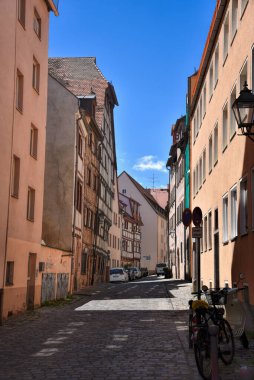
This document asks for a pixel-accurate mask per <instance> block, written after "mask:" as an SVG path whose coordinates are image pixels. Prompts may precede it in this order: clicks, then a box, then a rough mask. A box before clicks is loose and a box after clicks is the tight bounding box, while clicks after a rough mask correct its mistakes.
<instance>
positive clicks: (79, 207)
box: [76, 178, 82, 213]
mask: <svg viewBox="0 0 254 380" xmlns="http://www.w3.org/2000/svg"><path fill="white" fill-rule="evenodd" d="M76 209H77V210H78V211H79V212H80V213H81V210H82V182H81V181H80V179H79V178H78V179H77V189H76Z"/></svg>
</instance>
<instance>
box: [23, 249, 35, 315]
mask: <svg viewBox="0 0 254 380" xmlns="http://www.w3.org/2000/svg"><path fill="white" fill-rule="evenodd" d="M36 256H37V254H36V253H29V256H28V273H27V295H26V305H27V309H28V310H29V309H33V308H34V294H35V271H36Z"/></svg>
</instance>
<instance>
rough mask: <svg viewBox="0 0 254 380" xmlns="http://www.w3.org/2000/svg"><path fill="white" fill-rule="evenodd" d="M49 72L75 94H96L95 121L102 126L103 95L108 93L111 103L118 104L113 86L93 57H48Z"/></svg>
mask: <svg viewBox="0 0 254 380" xmlns="http://www.w3.org/2000/svg"><path fill="white" fill-rule="evenodd" d="M48 67H49V73H50V75H52V76H53V77H55V78H57V79H58V80H59V81H60V82H61V83H63V85H64V86H65V87H67V88H68V89H69V90H70V91H71V92H72V93H73V94H74V95H76V96H86V95H89V94H91V91H93V92H94V93H95V94H96V99H97V110H96V115H97V117H96V121H97V123H98V125H99V126H100V127H101V126H102V121H103V108H104V104H105V95H106V93H108V95H109V97H110V99H111V101H112V103H113V105H118V101H117V98H116V94H115V90H114V86H113V85H112V84H111V83H109V82H108V81H107V79H106V78H105V77H104V75H103V74H102V72H101V71H100V70H99V68H98V66H97V65H96V58H95V57H63V58H60V57H58V58H49V62H48Z"/></svg>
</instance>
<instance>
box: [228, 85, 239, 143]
mask: <svg viewBox="0 0 254 380" xmlns="http://www.w3.org/2000/svg"><path fill="white" fill-rule="evenodd" d="M235 100H236V86H234V88H233V90H232V92H231V95H230V132H229V133H230V135H229V137H230V139H232V137H233V136H234V135H235V133H236V129H237V123H236V119H235V116H234V112H233V109H232V104H233V103H234V101H235Z"/></svg>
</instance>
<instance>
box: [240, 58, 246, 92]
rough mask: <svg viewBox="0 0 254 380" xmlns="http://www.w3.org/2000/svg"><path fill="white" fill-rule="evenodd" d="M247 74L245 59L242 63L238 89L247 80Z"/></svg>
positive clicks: (241, 87)
mask: <svg viewBox="0 0 254 380" xmlns="http://www.w3.org/2000/svg"><path fill="white" fill-rule="evenodd" d="M247 76H248V64H247V61H246V62H245V63H244V65H243V68H242V70H241V73H240V91H241V90H242V89H243V85H244V83H245V82H248V81H247Z"/></svg>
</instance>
